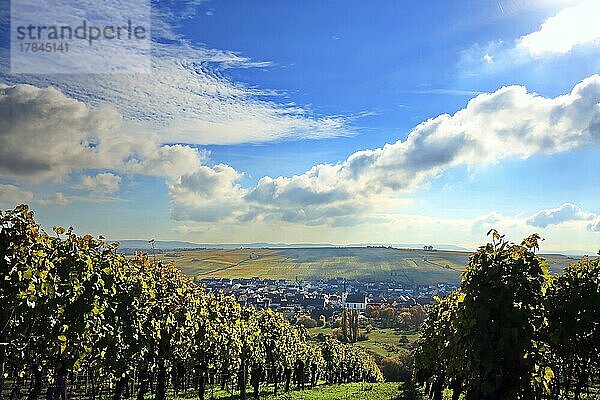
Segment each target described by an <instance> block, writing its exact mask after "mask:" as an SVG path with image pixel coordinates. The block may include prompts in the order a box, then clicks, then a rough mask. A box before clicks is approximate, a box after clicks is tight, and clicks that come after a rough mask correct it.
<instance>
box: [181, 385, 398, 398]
mask: <svg viewBox="0 0 600 400" xmlns="http://www.w3.org/2000/svg"><path fill="white" fill-rule="evenodd" d="M398 393H399V384H398V383H397V382H383V383H344V384H341V385H331V386H326V385H321V386H317V387H315V388H314V389H305V390H298V391H296V390H292V391H289V392H287V393H281V394H278V395H277V396H273V394H272V389H271V388H264V389H263V390H261V396H260V398H261V399H266V400H276V399H277V400H346V399H348V400H386V399H387V400H389V399H391V398H392V397H394V396H395V395H396V394H398ZM252 395H253V393H252V390H251V389H249V392H247V394H246V397H247V399H249V400H250V399H252V398H253V396H252ZM212 396H214V397H213V398H214V399H218V400H234V399H239V392H236V393H234V394H231V393H229V392H227V391H222V390H215V391H214V392H213V393H212ZM205 397H206V398H207V399H210V398H211V392H210V391H208V392H207V393H206V396H205ZM183 399H187V400H196V399H197V397H187V396H186V397H180V398H178V400H183Z"/></svg>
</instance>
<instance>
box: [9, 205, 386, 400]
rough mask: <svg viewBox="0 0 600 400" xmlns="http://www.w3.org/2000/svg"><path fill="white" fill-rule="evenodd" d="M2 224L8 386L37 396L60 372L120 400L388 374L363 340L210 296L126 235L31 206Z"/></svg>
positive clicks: (92, 394)
mask: <svg viewBox="0 0 600 400" xmlns="http://www.w3.org/2000/svg"><path fill="white" fill-rule="evenodd" d="M0 228H1V232H0V393H10V394H9V395H10V397H11V398H14V399H18V398H22V397H23V396H25V397H26V398H27V399H36V398H38V397H39V396H40V395H42V394H43V393H42V392H43V391H44V390H55V388H56V387H57V385H58V386H60V384H57V382H56V380H57V379H59V380H60V377H61V376H68V377H71V379H72V380H74V377H79V381H78V382H81V381H82V380H83V382H84V383H83V384H78V385H79V386H82V387H78V389H79V390H81V393H82V396H83V397H85V398H88V399H95V398H100V397H103V396H104V397H105V396H106V395H107V394H108V393H109V394H110V396H111V398H112V399H115V400H117V399H121V398H125V397H127V398H129V397H132V396H134V397H136V398H137V399H138V400H142V399H144V396H146V395H148V394H150V393H152V394H153V395H154V398H155V399H156V400H163V399H166V397H167V392H169V391H173V392H174V393H176V394H177V393H180V392H183V391H186V390H194V391H195V392H196V393H197V395H198V396H199V397H200V398H201V399H202V398H204V397H205V395H206V391H207V389H208V388H213V387H218V386H220V387H221V388H229V389H230V390H232V391H233V390H236V391H239V394H240V397H241V398H242V399H244V398H246V391H247V388H252V389H253V393H254V396H255V397H258V395H259V389H260V385H261V384H265V383H268V384H270V385H272V388H273V391H274V392H275V394H277V392H278V391H280V390H286V391H287V390H290V389H291V386H292V385H294V386H296V387H298V388H304V386H305V385H306V386H314V385H316V384H317V382H318V381H319V380H323V379H324V380H326V382H327V383H330V384H335V383H342V382H356V381H371V382H375V381H381V380H382V375H381V371H380V370H379V368H378V367H377V365H376V364H375V362H374V361H373V358H372V357H371V356H370V355H369V354H368V353H367V352H365V351H364V350H362V349H360V348H359V347H356V346H352V345H350V344H345V343H341V342H339V341H336V340H334V339H332V338H327V339H326V340H325V341H324V342H322V343H318V342H313V341H311V340H310V338H309V336H308V334H307V331H306V330H305V329H304V327H302V326H299V325H298V326H296V325H293V324H291V323H290V322H288V321H287V320H286V319H285V318H284V317H283V316H282V315H281V314H279V313H277V312H274V311H272V310H271V309H266V310H261V311H257V310H255V309H254V308H252V307H242V306H241V305H240V304H239V303H238V302H237V301H236V300H235V298H233V297H227V296H223V295H215V294H207V293H205V292H204V290H203V288H202V287H201V286H200V285H198V284H196V283H194V282H193V281H192V280H191V279H190V278H188V277H187V276H185V275H184V274H183V273H182V272H181V271H180V270H178V269H177V268H176V267H175V266H173V265H169V264H167V265H163V264H161V263H155V262H151V260H150V259H149V258H148V257H147V256H146V255H141V254H140V255H137V256H136V257H133V258H127V257H125V256H124V255H122V254H119V253H118V243H113V244H109V243H107V242H105V241H104V240H103V238H99V239H95V238H93V237H92V236H90V235H84V236H78V235H76V234H75V233H74V232H73V229H72V228H69V229H64V228H61V227H55V228H54V234H49V233H47V232H45V231H44V230H42V229H41V228H40V227H39V225H38V224H36V222H35V220H34V215H33V212H32V211H31V210H30V209H29V208H28V207H27V206H26V205H21V206H19V207H17V208H15V209H14V210H8V211H3V212H0ZM57 371H62V372H59V373H57ZM61 374H62V375H61ZM57 377H58V378H57ZM46 388H47V389H46ZM53 388H54V389H53ZM61 390H62V389H61ZM2 391H4V392H2Z"/></svg>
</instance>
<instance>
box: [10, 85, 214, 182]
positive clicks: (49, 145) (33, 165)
mask: <svg viewBox="0 0 600 400" xmlns="http://www.w3.org/2000/svg"><path fill="white" fill-rule="evenodd" d="M127 129H128V126H127V124H125V123H124V121H123V119H122V117H121V115H120V114H119V113H118V112H117V111H116V110H115V109H113V108H108V107H98V108H92V107H89V106H87V105H86V104H84V103H82V102H80V101H77V100H75V99H72V98H70V97H68V96H66V95H65V94H64V93H62V92H61V91H60V90H58V89H56V88H53V87H47V88H39V87H35V86H32V85H27V84H17V85H5V84H0V175H1V176H4V177H10V178H21V179H27V180H32V181H42V180H48V179H51V180H54V181H60V180H62V179H64V178H65V177H67V176H68V175H69V174H70V173H71V172H73V171H82V170H85V169H110V170H116V171H124V172H131V173H137V174H145V175H156V176H167V177H168V176H177V175H180V174H183V173H184V172H189V171H190V170H193V168H195V166H196V165H200V163H201V161H202V158H203V157H204V155H203V153H201V152H198V150H196V149H194V148H192V147H190V146H183V145H161V144H160V142H159V140H158V137H157V136H156V135H140V134H139V133H138V134H136V133H134V132H128V131H127ZM105 178H106V176H105Z"/></svg>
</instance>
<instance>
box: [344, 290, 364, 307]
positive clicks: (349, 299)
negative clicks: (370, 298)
mask: <svg viewBox="0 0 600 400" xmlns="http://www.w3.org/2000/svg"><path fill="white" fill-rule="evenodd" d="M342 306H343V307H344V308H348V309H350V310H364V309H365V308H367V296H365V295H364V294H358V293H343V294H342Z"/></svg>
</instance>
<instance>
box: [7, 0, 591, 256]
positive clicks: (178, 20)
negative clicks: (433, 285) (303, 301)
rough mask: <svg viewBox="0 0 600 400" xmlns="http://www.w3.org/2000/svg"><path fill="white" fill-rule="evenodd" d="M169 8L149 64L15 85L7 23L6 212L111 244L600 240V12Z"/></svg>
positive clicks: (499, 5) (573, 5)
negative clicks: (494, 237)
mask: <svg viewBox="0 0 600 400" xmlns="http://www.w3.org/2000/svg"><path fill="white" fill-rule="evenodd" d="M115 1H116V0H115ZM115 1H113V3H114V2H115ZM116 2H117V3H118V1H116ZM173 3H176V4H175V5H172V7H169V5H168V3H167V5H165V3H162V4H161V5H160V6H159V5H158V4H153V10H152V11H153V20H152V22H153V25H152V26H153V50H152V52H153V68H152V71H151V73H150V74H116V75H111V74H103V75H84V74H72V75H64V74H63V75H23V74H13V73H11V71H10V70H9V69H8V65H9V63H8V62H6V61H7V60H8V57H9V54H8V50H7V49H6V46H7V40H6V38H7V34H8V32H6V31H2V34H3V37H4V39H5V40H4V41H3V48H4V50H2V52H3V55H4V56H3V58H4V61H3V62H2V65H1V68H2V69H0V82H4V83H2V84H1V86H0V92H1V93H0V95H1V96H2V97H1V99H0V113H5V114H4V115H3V119H4V121H5V122H4V123H2V124H0V140H1V141H2V142H1V143H3V144H4V149H5V150H4V152H2V151H1V150H0V155H1V156H2V157H3V158H4V159H5V161H4V162H0V188H1V189H2V193H0V204H1V205H2V207H3V208H7V207H12V206H14V205H15V204H17V203H19V202H28V203H30V204H31V205H32V207H33V208H34V209H36V210H37V214H38V218H39V219H40V220H41V221H42V222H43V223H44V225H45V226H52V225H73V226H75V227H76V228H77V229H78V230H79V231H81V232H91V233H93V234H104V235H105V236H108V237H110V238H114V239H125V238H150V237H153V238H160V239H180V240H190V241H196V242H204V243H207V242H221V243H223V242H230V243H234V242H261V241H271V242H294V243H298V242H311V243H314V242H319V241H322V242H329V243H339V244H345V243H367V242H372V243H419V242H432V243H452V244H457V245H462V246H467V247H474V246H476V245H477V244H480V243H482V242H483V241H485V240H486V239H485V233H486V232H487V230H488V229H490V228H492V227H493V228H497V229H499V230H501V231H502V232H504V233H506V234H508V235H509V236H510V237H511V238H512V239H514V240H519V239H520V238H521V237H522V236H524V235H527V234H529V233H532V232H539V233H540V234H541V235H542V236H543V237H544V238H545V239H546V241H545V242H544V248H545V249H546V250H574V249H580V250H585V251H592V250H593V251H596V250H597V248H598V247H599V245H600V240H599V238H600V202H599V201H598V200H597V199H598V198H600V185H598V184H599V183H600V173H599V172H598V168H597V164H598V162H597V160H598V157H599V156H600V149H599V146H598V145H599V144H600V131H599V129H600V128H599V127H600V77H599V76H598V75H597V73H598V72H600V29H598V28H597V27H596V25H597V24H596V21H597V19H598V17H600V7H599V6H598V3H597V2H595V1H589V0H581V1H575V0H573V1H569V0H536V1H528V2H525V1H521V0H504V1H434V2H428V5H427V6H424V5H423V4H422V2H412V1H411V2H398V1H382V2H377V3H376V4H373V3H368V2H357V1H310V2H302V3H297V2H287V1H253V2H248V1H218V0H209V1H190V2H185V3H182V2H173ZM118 9H119V8H118V7H115V8H114V10H118ZM114 10H112V11H111V12H115V11H114ZM4 11H6V10H4ZM57 13H59V12H58V11H57ZM111 15H113V14H111ZM58 17H60V15H57V18H58ZM4 18H5V17H4ZM3 29H4V28H3ZM121 56H123V57H127V54H122V55H121ZM17 106H18V107H19V108H18V110H19V111H18V113H15V111H14V110H15V109H16V108H15V107H17ZM48 110H52V111H51V112H49V111H48ZM446 114H447V115H446ZM36 118H39V119H40V120H39V121H38V120H36ZM90 142H93V143H94V146H93V147H90V146H89V143H90ZM15 143H18V144H20V145H21V146H25V147H26V148H27V149H28V150H24V149H23V147H16V146H17V145H16V144H15ZM82 143H87V144H86V145H82ZM82 146H83V147H82Z"/></svg>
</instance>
